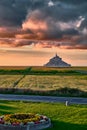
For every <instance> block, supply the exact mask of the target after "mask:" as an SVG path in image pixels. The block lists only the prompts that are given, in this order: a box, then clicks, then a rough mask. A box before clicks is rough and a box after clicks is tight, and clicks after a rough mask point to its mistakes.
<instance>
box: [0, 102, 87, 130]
mask: <svg viewBox="0 0 87 130" xmlns="http://www.w3.org/2000/svg"><path fill="white" fill-rule="evenodd" d="M29 112H33V113H40V114H44V115H46V116H48V117H50V118H51V120H52V124H53V127H52V128H49V129H48V130H87V105H71V106H68V107H66V106H65V105H64V104H57V103H55V104H54V103H32V102H12V101H0V115H3V114H10V113H29Z"/></svg>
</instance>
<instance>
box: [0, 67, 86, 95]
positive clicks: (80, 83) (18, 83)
mask: <svg viewBox="0 0 87 130" xmlns="http://www.w3.org/2000/svg"><path fill="white" fill-rule="evenodd" d="M86 70H87V67H69V68H46V67H27V68H25V67H23V68H22V67H18V68H16V67H13V68H11V69H10V68H9V67H7V68H1V70H0V93H19V94H36V95H37V94H38V95H55V96H82V97H87V85H86V84H87V71H86Z"/></svg>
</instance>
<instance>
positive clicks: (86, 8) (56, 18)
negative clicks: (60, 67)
mask: <svg viewBox="0 0 87 130" xmlns="http://www.w3.org/2000/svg"><path fill="white" fill-rule="evenodd" d="M0 37H1V38H0V46H12V47H19V46H26V45H31V44H32V43H34V45H35V47H43V48H51V47H58V48H67V49H75V48H76V49H87V0H79V1H76V0H73V1H71V0H62V1H61V0H1V1H0Z"/></svg>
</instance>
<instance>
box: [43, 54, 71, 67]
mask: <svg viewBox="0 0 87 130" xmlns="http://www.w3.org/2000/svg"><path fill="white" fill-rule="evenodd" d="M44 66H46V67H70V66H71V65H70V64H68V63H66V62H65V61H63V60H62V58H60V57H59V56H58V55H57V54H56V55H55V56H54V57H53V58H51V59H50V60H49V62H48V63H46V64H45V65H44Z"/></svg>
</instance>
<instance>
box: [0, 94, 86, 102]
mask: <svg viewBox="0 0 87 130" xmlns="http://www.w3.org/2000/svg"><path fill="white" fill-rule="evenodd" d="M0 100H9V101H32V102H51V103H52V102H53V103H57V102H63V103H65V102H66V101H68V102H69V103H70V104H87V98H77V97H52V96H33V95H32V96H31V95H13V94H0Z"/></svg>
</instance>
